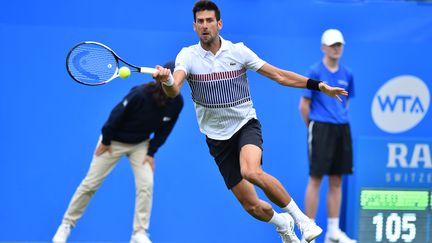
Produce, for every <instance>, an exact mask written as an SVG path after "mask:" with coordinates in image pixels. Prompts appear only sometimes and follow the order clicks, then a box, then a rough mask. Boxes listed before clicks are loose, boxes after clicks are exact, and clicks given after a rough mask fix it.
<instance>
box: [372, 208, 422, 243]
mask: <svg viewBox="0 0 432 243" xmlns="http://www.w3.org/2000/svg"><path fill="white" fill-rule="evenodd" d="M372 219H373V221H372V222H373V224H374V225H375V228H376V233H375V240H376V242H381V241H382V240H383V233H384V230H385V238H386V239H387V240H388V241H389V242H397V241H398V240H400V239H402V240H403V242H412V241H413V240H414V239H415V237H416V225H415V221H416V219H417V218H416V215H415V213H403V214H402V217H401V216H399V214H397V213H391V214H390V215H389V216H387V218H384V216H383V214H382V213H378V214H376V215H375V216H374V217H373V218H372ZM384 220H385V222H384ZM384 223H385V224H384Z"/></svg>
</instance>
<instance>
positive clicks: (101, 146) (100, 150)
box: [95, 143, 112, 156]
mask: <svg viewBox="0 0 432 243" xmlns="http://www.w3.org/2000/svg"><path fill="white" fill-rule="evenodd" d="M106 151H108V152H109V153H111V152H112V149H111V145H105V144H103V143H100V144H99V146H98V147H97V148H96V151H95V154H96V156H99V155H101V154H103V153H105V152H106Z"/></svg>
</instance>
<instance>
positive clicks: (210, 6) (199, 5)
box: [192, 0, 221, 22]
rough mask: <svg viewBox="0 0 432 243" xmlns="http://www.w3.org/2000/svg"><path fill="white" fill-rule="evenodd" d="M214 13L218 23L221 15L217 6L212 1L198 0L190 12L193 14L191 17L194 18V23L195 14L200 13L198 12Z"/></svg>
mask: <svg viewBox="0 0 432 243" xmlns="http://www.w3.org/2000/svg"><path fill="white" fill-rule="evenodd" d="M204 10H207V11H214V12H215V14H216V20H217V21H219V20H220V18H221V13H220V10H219V8H218V6H217V5H216V4H215V3H214V2H212V1H208V0H200V1H198V2H196V3H195V5H194V7H193V9H192V12H193V17H194V22H195V21H196V13H197V12H200V11H204Z"/></svg>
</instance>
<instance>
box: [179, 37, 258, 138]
mask: <svg viewBox="0 0 432 243" xmlns="http://www.w3.org/2000/svg"><path fill="white" fill-rule="evenodd" d="M220 39H221V48H220V49H219V51H218V52H217V53H216V55H213V53H212V52H210V51H206V50H204V49H203V48H202V47H201V45H200V43H198V44H196V45H192V46H189V47H185V48H183V49H182V50H181V51H180V53H179V54H178V55H177V58H176V67H175V70H176V71H177V70H183V71H184V72H185V73H186V79H187V81H188V83H189V86H190V88H191V91H192V99H193V101H194V103H195V111H196V116H197V119H198V123H199V127H200V130H201V132H202V133H204V134H205V135H207V136H208V137H209V138H212V139H216V140H226V139H229V138H231V137H232V135H234V134H235V133H236V132H237V131H238V130H240V128H241V127H242V126H243V125H244V124H246V123H247V122H248V121H249V120H250V119H252V118H256V111H255V108H254V107H253V103H252V100H251V95H250V91H249V83H248V78H247V75H246V71H247V69H252V70H254V71H257V70H258V69H260V68H261V67H262V66H263V65H264V64H265V61H263V60H262V59H260V58H259V57H258V56H257V55H256V54H255V53H254V52H253V51H251V50H250V49H249V48H247V47H246V46H245V45H244V44H243V43H236V44H234V43H232V42H230V41H227V40H224V39H223V38H222V37H220Z"/></svg>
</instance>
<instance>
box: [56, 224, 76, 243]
mask: <svg viewBox="0 0 432 243" xmlns="http://www.w3.org/2000/svg"><path fill="white" fill-rule="evenodd" d="M71 228H72V227H71V225H70V224H61V225H60V226H59V227H58V229H57V232H56V234H55V235H54V237H53V238H52V241H53V243H66V241H67V239H68V237H69V235H70V232H71Z"/></svg>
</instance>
